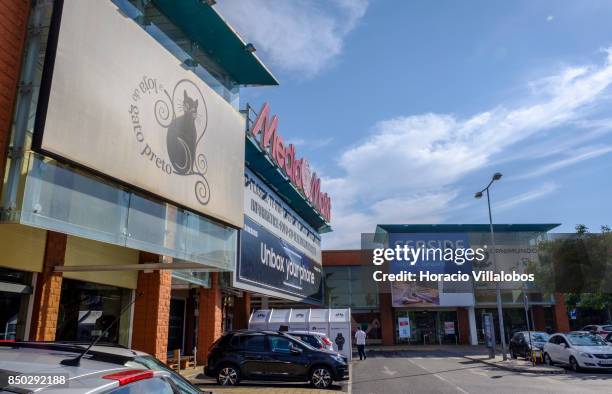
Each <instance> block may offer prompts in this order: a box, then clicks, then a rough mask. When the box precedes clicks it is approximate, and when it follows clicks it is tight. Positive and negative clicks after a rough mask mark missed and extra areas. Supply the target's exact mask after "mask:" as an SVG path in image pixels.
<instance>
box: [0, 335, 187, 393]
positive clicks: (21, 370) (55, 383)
mask: <svg viewBox="0 0 612 394" xmlns="http://www.w3.org/2000/svg"><path fill="white" fill-rule="evenodd" d="M82 351H83V349H82V348H80V347H73V346H66V345H57V344H53V343H46V344H38V345H35V346H28V345H27V344H20V343H19V342H12V343H11V342H4V343H0V371H2V378H3V381H4V382H7V383H8V385H7V386H4V387H1V388H0V390H2V392H12V393H30V392H33V391H36V392H41V393H45V394H53V393H65V392H67V391H68V390H67V387H69V392H70V393H75V394H78V393H91V394H94V393H96V394H97V393H105V394H106V393H109V394H110V393H112V394H128V393H136V392H137V393H151V394H168V393H172V394H174V393H180V392H181V391H180V390H179V388H178V387H177V386H176V384H175V383H174V381H173V380H172V378H171V374H170V373H169V372H167V371H162V370H156V371H154V370H151V369H146V368H144V367H142V366H139V367H128V366H125V365H123V364H122V363H121V362H120V360H119V358H118V357H117V356H112V355H108V354H104V353H98V352H96V351H93V352H91V353H88V355H87V357H86V358H82V359H81V360H80V363H79V365H78V366H69V365H63V364H62V361H64V360H67V359H74V358H75V357H77V356H78V355H79V354H80V353H82ZM13 374H15V375H13ZM15 376H16V377H15ZM28 376H31V377H37V380H38V381H39V383H40V384H37V385H35V386H34V385H32V384H31V383H32V381H33V380H34V379H28V378H27V377H28ZM42 376H47V378H45V381H44V382H40V379H41V377H42ZM66 384H67V385H68V386H66Z"/></svg>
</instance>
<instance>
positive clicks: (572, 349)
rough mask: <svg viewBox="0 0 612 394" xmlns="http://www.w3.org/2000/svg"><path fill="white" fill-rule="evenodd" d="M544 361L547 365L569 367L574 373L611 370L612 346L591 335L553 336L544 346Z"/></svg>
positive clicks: (575, 333) (572, 333)
mask: <svg viewBox="0 0 612 394" xmlns="http://www.w3.org/2000/svg"><path fill="white" fill-rule="evenodd" d="M544 361H545V362H546V363H547V364H548V365H554V364H563V365H569V366H570V367H571V368H572V370H574V371H579V370H580V369H582V368H598V369H601V368H612V346H609V345H608V344H607V343H606V342H605V341H604V340H603V339H602V338H601V337H600V336H599V335H594V334H591V333H583V332H570V333H567V334H554V335H552V336H551V337H550V339H549V340H548V342H547V343H546V345H544Z"/></svg>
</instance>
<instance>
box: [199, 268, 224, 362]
mask: <svg viewBox="0 0 612 394" xmlns="http://www.w3.org/2000/svg"><path fill="white" fill-rule="evenodd" d="M210 286H211V287H210V289H205V288H200V316H199V318H200V319H199V325H198V356H197V362H198V364H206V362H207V361H208V357H207V356H208V348H209V347H210V346H211V345H212V344H213V343H214V342H215V341H216V340H217V339H218V338H219V337H220V336H221V334H223V327H222V324H223V322H222V319H223V305H222V300H223V298H222V295H221V290H220V289H219V275H218V273H216V272H213V273H212V274H211V278H210Z"/></svg>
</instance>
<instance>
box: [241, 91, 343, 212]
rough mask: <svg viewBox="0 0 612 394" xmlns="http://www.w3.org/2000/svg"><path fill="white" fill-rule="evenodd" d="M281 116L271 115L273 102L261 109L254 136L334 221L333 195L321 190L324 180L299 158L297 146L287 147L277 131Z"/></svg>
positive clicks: (253, 127) (314, 203) (318, 207)
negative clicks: (332, 211)
mask: <svg viewBox="0 0 612 394" xmlns="http://www.w3.org/2000/svg"><path fill="white" fill-rule="evenodd" d="M277 128H278V116H276V115H274V116H273V117H271V118H270V105H269V104H268V103H265V104H264V105H263V107H262V108H261V111H259V114H258V115H257V118H256V119H255V122H253V126H251V128H250V133H251V135H252V137H253V138H254V139H255V140H256V141H258V143H259V145H260V146H261V148H262V149H263V150H265V151H266V152H268V153H269V154H270V156H271V157H272V159H273V160H274V162H275V163H276V165H277V166H278V167H279V168H281V169H282V170H283V171H284V173H285V174H286V175H287V177H289V179H290V180H291V183H293V185H295V187H296V188H297V189H298V190H299V191H300V192H301V193H302V194H303V195H304V196H305V197H306V199H308V201H310V202H311V203H312V204H313V205H314V207H315V208H316V210H317V211H318V212H319V213H320V214H321V216H323V218H325V220H326V221H327V222H329V221H330V220H331V198H330V197H329V195H328V194H327V193H324V192H322V191H321V179H320V178H319V177H318V176H317V174H316V173H313V172H312V171H311V170H310V165H309V164H308V161H306V159H304V158H301V159H300V158H298V157H297V156H296V153H295V146H294V145H293V144H289V145H288V146H285V142H284V140H283V137H282V136H281V135H280V134H279V133H278V131H277Z"/></svg>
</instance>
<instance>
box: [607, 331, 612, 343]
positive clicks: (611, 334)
mask: <svg viewBox="0 0 612 394" xmlns="http://www.w3.org/2000/svg"><path fill="white" fill-rule="evenodd" d="M605 341H606V342H608V343H609V344H611V346H612V332H611V333H609V334H608V335H606V338H605Z"/></svg>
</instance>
